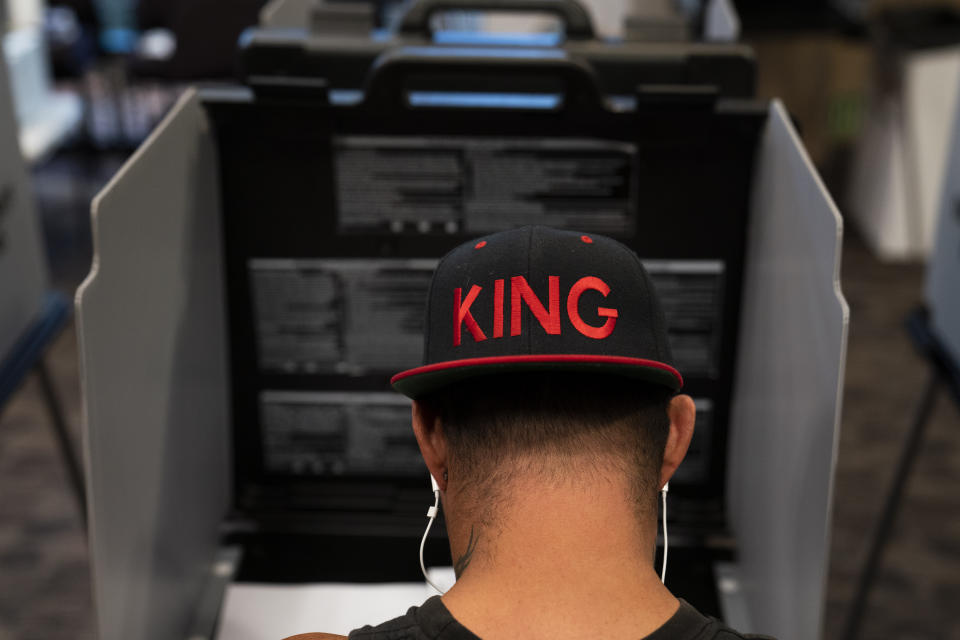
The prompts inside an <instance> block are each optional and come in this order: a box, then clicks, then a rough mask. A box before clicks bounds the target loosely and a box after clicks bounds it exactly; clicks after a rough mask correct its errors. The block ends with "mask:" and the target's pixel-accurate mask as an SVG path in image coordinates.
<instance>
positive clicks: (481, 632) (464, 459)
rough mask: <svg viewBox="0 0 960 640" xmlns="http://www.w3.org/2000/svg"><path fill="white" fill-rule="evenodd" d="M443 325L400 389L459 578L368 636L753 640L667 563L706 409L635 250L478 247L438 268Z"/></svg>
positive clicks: (598, 243) (400, 639) (583, 242)
mask: <svg viewBox="0 0 960 640" xmlns="http://www.w3.org/2000/svg"><path fill="white" fill-rule="evenodd" d="M426 323H427V324H426V329H425V331H426V335H425V348H424V365H423V366H421V367H418V368H416V369H412V370H410V371H405V372H403V373H400V374H397V375H396V376H394V379H393V385H394V387H395V388H396V389H397V390H398V391H400V392H401V393H404V394H406V395H408V396H409V397H410V398H412V399H413V411H412V419H413V430H414V433H415V434H416V438H417V442H418V443H419V445H420V451H421V452H422V454H423V459H424V461H425V462H426V465H427V468H428V469H429V471H430V474H431V475H432V476H433V477H434V478H435V479H436V481H437V484H438V485H439V489H440V492H441V494H442V496H443V508H444V513H445V517H446V523H447V531H448V533H449V537H450V548H451V552H452V558H453V559H454V569H455V572H456V574H457V582H456V584H455V585H454V586H453V587H452V588H451V589H450V590H449V591H448V592H447V593H446V594H445V595H443V597H442V598H441V597H439V596H438V597H434V598H431V599H429V600H427V602H426V603H424V604H423V605H422V606H420V607H414V608H412V609H411V610H410V611H409V612H408V613H407V614H406V615H405V616H402V617H400V618H397V619H395V620H391V621H389V622H386V623H384V624H381V625H379V626H377V627H364V628H363V629H359V630H356V631H353V632H351V634H350V636H349V637H350V638H351V639H355V640H406V639H416V640H427V639H431V640H434V639H435V640H475V639H476V638H477V637H480V638H484V639H486V640H506V639H512V638H525V639H544V640H547V639H550V640H565V639H574V638H577V639H582V638H636V639H639V638H649V639H651V640H672V639H689V640H707V639H712V638H717V639H724V640H733V639H736V638H741V637H743V636H741V635H739V634H737V633H736V632H733V631H731V630H729V629H728V628H726V627H724V626H723V625H722V624H721V623H719V622H717V621H716V620H712V619H710V618H706V617H704V616H702V615H701V614H699V613H698V612H697V611H696V610H695V609H693V607H691V606H690V605H689V604H686V603H684V602H682V601H679V600H677V598H675V597H674V596H673V595H672V594H671V593H670V592H669V591H668V590H667V588H666V587H665V586H664V584H663V583H661V581H660V577H659V576H658V575H657V572H656V570H655V568H654V566H653V557H654V552H655V546H656V538H657V497H658V494H659V491H660V490H661V488H663V487H664V485H666V483H667V482H668V481H669V480H670V477H671V476H672V475H673V473H674V471H676V469H677V467H678V466H679V465H680V462H681V461H682V460H683V457H684V455H685V454H686V451H687V447H688V445H689V444H690V438H691V436H692V435H693V428H694V417H695V414H696V410H695V407H694V404H693V400H692V399H691V398H690V397H689V396H686V395H677V394H676V392H677V391H678V390H679V389H680V388H681V386H682V384H683V381H682V379H681V377H680V374H679V373H678V372H677V371H676V370H675V369H674V368H673V367H672V365H671V364H670V362H671V360H672V358H671V355H670V349H669V345H668V344H667V335H666V328H665V326H664V319H663V314H662V312H661V310H660V305H659V302H658V300H657V297H656V295H655V292H654V289H653V286H652V284H651V282H650V279H649V277H648V276H647V274H646V272H645V271H644V269H643V266H642V265H641V263H640V260H639V259H638V258H637V256H636V255H635V254H634V253H633V252H632V251H630V250H629V249H627V248H626V247H624V246H623V245H621V244H620V243H618V242H616V241H614V240H611V239H609V238H605V237H602V236H598V235H584V234H580V233H573V232H566V231H557V230H553V229H549V228H546V227H524V228H522V229H517V230H512V231H506V232H502V233H498V234H494V235H491V236H488V237H486V238H483V239H480V240H479V241H471V242H469V243H467V244H464V245H461V246H460V247H458V248H457V249H455V250H453V251H452V252H451V253H449V254H448V255H447V256H446V257H445V258H444V259H443V260H442V261H441V263H440V265H439V266H438V267H437V270H436V272H435V274H434V277H433V281H432V283H431V288H430V294H429V297H428V303H427V316H426ZM335 638H343V636H333V635H328V634H307V635H301V636H295V639H290V640H323V639H335Z"/></svg>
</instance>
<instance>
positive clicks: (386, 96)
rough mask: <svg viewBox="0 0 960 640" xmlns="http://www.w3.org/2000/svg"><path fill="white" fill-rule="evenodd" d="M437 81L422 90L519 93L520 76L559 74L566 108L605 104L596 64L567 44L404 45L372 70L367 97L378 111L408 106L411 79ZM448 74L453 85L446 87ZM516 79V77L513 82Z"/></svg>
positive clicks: (553, 76)
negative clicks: (535, 46) (543, 46)
mask: <svg viewBox="0 0 960 640" xmlns="http://www.w3.org/2000/svg"><path fill="white" fill-rule="evenodd" d="M413 76H416V77H418V78H421V79H427V81H428V82H430V83H433V84H431V85H430V86H426V87H424V86H417V87H416V90H417V91H437V92H444V91H446V92H449V91H458V90H462V87H463V86H464V84H467V85H468V86H470V90H471V91H485V92H486V91H490V92H501V93H518V91H517V86H518V80H520V81H521V82H520V83H519V84H520V85H523V84H524V83H523V81H524V80H527V79H530V78H537V79H556V80H559V81H560V84H561V86H562V89H561V90H560V91H559V92H561V93H562V94H563V104H562V107H561V108H562V109H566V110H577V111H589V112H594V113H595V112H597V111H600V110H603V109H604V100H603V94H602V92H601V91H600V86H599V85H598V84H597V79H596V76H595V75H594V72H593V68H592V67H590V65H589V64H587V63H586V62H585V61H583V60H580V59H577V58H574V57H571V56H570V55H569V54H568V53H567V52H566V51H563V50H562V49H547V50H522V51H521V50H518V49H496V48H489V49H487V48H484V49H476V48H473V49H458V48H454V47H450V48H440V47H401V48H398V49H394V50H392V51H387V52H386V53H383V54H382V55H380V57H378V58H377V59H376V61H375V62H374V63H373V66H372V67H371V69H370V75H369V76H368V78H367V83H366V88H365V91H364V95H365V98H364V102H365V104H366V106H367V107H368V108H371V109H374V110H384V111H391V110H396V109H406V108H408V107H409V104H408V102H407V92H408V89H409V82H408V81H409V79H410V78H411V77H413ZM444 79H447V80H448V81H449V82H450V83H451V84H448V85H447V86H444ZM511 81H512V82H511Z"/></svg>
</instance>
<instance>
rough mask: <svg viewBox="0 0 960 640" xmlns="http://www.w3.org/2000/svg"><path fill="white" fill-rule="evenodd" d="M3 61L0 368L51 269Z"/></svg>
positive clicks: (34, 311) (37, 305) (35, 308)
mask: <svg viewBox="0 0 960 640" xmlns="http://www.w3.org/2000/svg"><path fill="white" fill-rule="evenodd" d="M9 91H10V84H9V78H8V74H7V66H6V64H5V63H4V61H3V57H2V56H0V363H2V362H3V361H4V360H5V359H6V357H7V355H8V354H9V352H10V350H11V348H12V347H13V346H14V344H15V343H16V342H17V340H18V339H19V338H20V337H21V335H22V334H23V333H24V332H25V331H26V330H27V327H28V326H29V325H30V324H31V322H33V321H34V320H35V319H36V317H37V316H38V314H39V313H40V310H41V307H42V305H43V298H44V292H45V290H46V286H47V266H46V259H45V256H44V252H43V244H42V242H41V236H40V225H39V223H38V218H37V215H36V211H35V209H34V205H33V194H32V193H31V191H30V183H29V176H28V174H27V169H26V166H25V164H24V162H23V158H22V156H21V155H20V146H19V144H18V142H17V121H16V117H15V114H14V108H13V100H12V98H11V96H10V93H9Z"/></svg>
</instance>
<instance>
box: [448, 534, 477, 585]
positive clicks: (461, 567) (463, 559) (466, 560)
mask: <svg viewBox="0 0 960 640" xmlns="http://www.w3.org/2000/svg"><path fill="white" fill-rule="evenodd" d="M479 540H480V534H479V533H477V534H475V533H474V529H473V525H470V539H469V540H468V541H467V550H466V551H464V552H463V555H461V556H460V558H459V559H458V560H457V562H456V563H455V564H454V565H453V573H454V575H456V576H457V579H458V580H459V579H460V576H461V575H462V574H463V572H464V571H466V570H467V567H468V566H470V560H471V559H472V558H473V551H474V549H476V548H477V542H478V541H479Z"/></svg>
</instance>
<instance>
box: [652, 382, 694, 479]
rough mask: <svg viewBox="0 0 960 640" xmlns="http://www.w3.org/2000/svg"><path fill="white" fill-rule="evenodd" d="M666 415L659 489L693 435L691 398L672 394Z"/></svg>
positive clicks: (674, 469)
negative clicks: (668, 422) (666, 422)
mask: <svg viewBox="0 0 960 640" xmlns="http://www.w3.org/2000/svg"><path fill="white" fill-rule="evenodd" d="M667 416H669V418H670V434H669V435H668V436H667V444H666V446H665V447H664V449H663V466H661V467H660V486H659V488H661V489H662V488H663V485H665V484H667V482H669V481H670V478H672V477H673V472H674V471H676V470H677V467H679V466H680V463H681V462H683V457H684V456H685V455H687V448H688V447H689V446H690V439H691V438H692V437H693V423H694V422H695V421H696V419H697V407H696V406H695V405H694V404H693V398H691V397H690V396H688V395H677V396H674V397H673V398H672V399H671V400H670V405H669V406H668V407H667Z"/></svg>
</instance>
